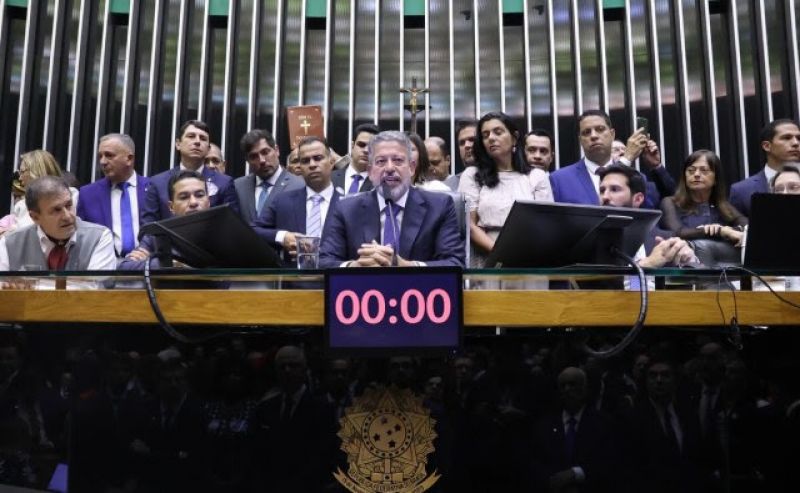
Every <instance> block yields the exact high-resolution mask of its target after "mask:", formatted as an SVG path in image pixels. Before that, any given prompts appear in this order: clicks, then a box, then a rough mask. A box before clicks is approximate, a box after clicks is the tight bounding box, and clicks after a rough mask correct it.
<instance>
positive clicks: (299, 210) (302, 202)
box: [289, 188, 306, 234]
mask: <svg viewBox="0 0 800 493" xmlns="http://www.w3.org/2000/svg"><path fill="white" fill-rule="evenodd" d="M289 193H291V192H289ZM292 209H294V210H293V211H292V215H293V216H294V224H295V225H296V226H295V227H296V228H297V229H295V231H297V232H298V233H303V234H305V233H306V190H305V188H304V189H302V193H299V192H298V193H297V194H295V197H294V207H292Z"/></svg>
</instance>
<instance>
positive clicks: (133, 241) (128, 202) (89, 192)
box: [77, 134, 150, 258]
mask: <svg viewBox="0 0 800 493" xmlns="http://www.w3.org/2000/svg"><path fill="white" fill-rule="evenodd" d="M97 155H98V156H99V158H100V159H99V163H100V166H101V167H102V171H103V175H104V177H103V178H101V179H99V180H97V181H95V182H94V183H90V184H88V185H84V186H83V187H81V189H80V200H79V201H78V209H77V213H78V217H80V218H81V219H83V220H84V221H87V222H90V223H95V224H101V225H103V226H105V227H107V228H108V229H110V230H111V231H112V232H113V233H114V250H115V252H116V254H117V257H119V258H122V257H124V256H125V255H127V254H128V253H130V252H131V250H133V249H134V248H136V245H137V243H138V241H137V238H138V236H139V226H140V224H141V223H142V212H143V208H144V203H145V193H146V190H147V187H148V185H149V183H150V180H149V179H148V178H147V177H145V176H140V175H138V174H137V173H136V170H135V169H134V161H135V155H136V147H135V144H134V142H133V139H131V138H130V136H128V135H125V134H108V135H104V136H103V137H101V138H100V144H99V146H98V149H97ZM125 207H127V208H128V211H127V212H126V211H125V210H124V209H125Z"/></svg>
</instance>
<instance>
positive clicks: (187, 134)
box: [142, 120, 239, 224]
mask: <svg viewBox="0 0 800 493" xmlns="http://www.w3.org/2000/svg"><path fill="white" fill-rule="evenodd" d="M210 132H211V131H210V129H209V127H208V125H206V124H205V123H204V122H201V121H199V120H189V121H187V122H186V123H184V124H183V125H181V128H180V130H179V131H178V137H177V138H176V139H175V148H176V149H177V150H178V153H179V154H180V160H181V163H180V166H179V167H178V168H174V169H170V170H167V171H164V172H162V173H159V174H157V175H155V176H153V177H151V178H150V186H149V187H147V193H146V194H145V204H144V212H143V214H142V222H143V223H144V224H147V223H151V222H153V221H159V220H161V219H166V218H168V217H172V213H171V212H170V210H169V202H170V198H169V190H168V186H169V180H170V178H172V177H173V176H174V175H177V174H178V173H179V172H180V171H181V170H184V169H188V170H191V171H195V172H197V173H200V175H201V176H202V177H203V179H204V180H205V181H206V184H207V186H208V196H209V199H210V201H211V207H215V206H218V205H222V204H228V205H229V206H230V207H231V208H233V210H234V211H235V212H236V213H238V212H239V201H238V199H237V198H236V191H235V190H234V187H233V179H232V178H231V177H230V176H228V175H223V174H220V173H217V172H216V171H214V170H211V169H209V168H207V167H206V166H205V158H206V155H207V154H208V149H209V145H210V142H211V141H210Z"/></svg>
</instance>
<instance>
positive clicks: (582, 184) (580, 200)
mask: <svg viewBox="0 0 800 493" xmlns="http://www.w3.org/2000/svg"><path fill="white" fill-rule="evenodd" d="M642 179H644V181H645V187H647V183H648V181H647V178H646V177H645V176H644V175H642ZM550 186H551V187H552V189H553V199H554V200H555V201H556V202H565V203H569V204H586V205H599V204H600V197H599V196H598V195H597V192H596V191H595V189H594V183H592V178H591V177H590V176H589V170H588V169H587V168H586V163H585V162H584V161H583V159H581V160H580V161H578V162H577V163H573V164H570V165H569V166H565V167H563V168H561V169H559V170H557V171H554V172H552V173H550ZM646 189H647V188H646ZM650 195H651V194H649V193H648V194H645V198H644V203H643V204H642V207H643V208H645V209H656V208H658V202H653V200H654V197H651V196H650Z"/></svg>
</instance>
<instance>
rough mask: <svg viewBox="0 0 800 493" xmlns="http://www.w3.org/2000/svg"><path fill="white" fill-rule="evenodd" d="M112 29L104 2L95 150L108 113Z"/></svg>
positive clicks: (94, 167)
mask: <svg viewBox="0 0 800 493" xmlns="http://www.w3.org/2000/svg"><path fill="white" fill-rule="evenodd" d="M111 29H113V26H112V25H111V2H110V1H106V5H105V9H104V12H103V31H102V34H101V37H100V70H99V76H98V77H97V107H96V108H95V116H94V139H93V140H92V142H93V143H94V147H92V149H97V147H98V145H99V142H100V127H101V123H100V122H101V121H102V120H103V118H104V116H105V115H106V113H107V112H108V98H107V94H108V91H106V87H105V86H107V85H108V78H109V77H108V71H109V69H110V66H109V65H110V64H109V51H110V49H109V46H108V45H109V39H108V37H109V31H110V30H111ZM91 176H92V179H93V180H94V179H95V177H97V159H92V175H91Z"/></svg>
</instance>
